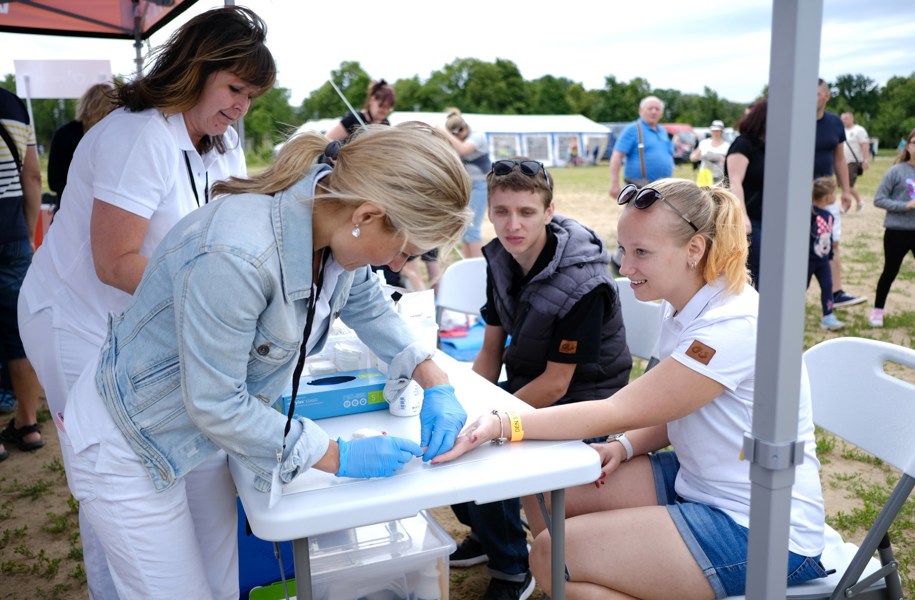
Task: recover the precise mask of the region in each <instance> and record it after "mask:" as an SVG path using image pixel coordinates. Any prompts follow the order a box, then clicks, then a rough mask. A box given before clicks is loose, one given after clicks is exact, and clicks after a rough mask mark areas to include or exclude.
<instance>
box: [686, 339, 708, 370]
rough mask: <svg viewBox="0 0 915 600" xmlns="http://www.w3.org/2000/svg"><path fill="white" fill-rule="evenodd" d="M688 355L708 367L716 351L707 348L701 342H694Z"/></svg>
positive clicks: (688, 350)
mask: <svg viewBox="0 0 915 600" xmlns="http://www.w3.org/2000/svg"><path fill="white" fill-rule="evenodd" d="M686 355H687V356H689V357H690V358H693V359H695V360H697V361H699V362H701V363H702V364H703V365H707V364H709V363H710V362H711V361H712V357H713V356H715V349H714V348H711V347H709V346H706V345H705V344H703V343H702V342H700V341H699V340H693V343H692V344H690V346H689V348H687V350H686Z"/></svg>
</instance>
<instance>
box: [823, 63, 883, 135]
mask: <svg viewBox="0 0 915 600" xmlns="http://www.w3.org/2000/svg"><path fill="white" fill-rule="evenodd" d="M833 88H834V90H835V96H834V98H833V100H832V102H833V103H834V105H833V107H832V109H833V110H835V111H836V112H838V113H843V112H847V111H850V112H853V113H855V121H857V122H858V123H859V124H860V125H863V126H864V127H865V128H868V127H869V126H870V121H871V119H872V118H874V117H876V116H877V112H878V106H879V101H880V87H879V86H878V85H877V84H876V82H874V80H873V79H871V78H869V77H866V76H864V75H851V74H848V75H839V77H838V78H836V82H835V84H834V85H833Z"/></svg>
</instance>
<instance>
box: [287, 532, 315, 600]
mask: <svg viewBox="0 0 915 600" xmlns="http://www.w3.org/2000/svg"><path fill="white" fill-rule="evenodd" d="M292 555H293V560H294V562H295V582H296V585H295V588H296V598H297V600H312V598H311V557H310V556H309V554H308V538H307V537H305V538H299V539H297V540H293V542H292Z"/></svg>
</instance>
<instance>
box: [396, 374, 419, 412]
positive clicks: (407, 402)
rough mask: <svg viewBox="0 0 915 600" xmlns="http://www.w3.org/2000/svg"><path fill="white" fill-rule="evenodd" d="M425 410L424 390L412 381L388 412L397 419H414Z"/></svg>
mask: <svg viewBox="0 0 915 600" xmlns="http://www.w3.org/2000/svg"><path fill="white" fill-rule="evenodd" d="M422 408H423V388H421V387H419V384H418V383H416V382H415V381H410V383H409V384H408V385H407V387H406V388H404V391H403V393H402V394H400V396H398V397H397V398H396V399H395V400H394V401H393V402H391V403H390V404H389V405H388V410H390V411H391V414H392V415H394V416H395V417H412V416H414V415H418V414H419V411H420V410H422Z"/></svg>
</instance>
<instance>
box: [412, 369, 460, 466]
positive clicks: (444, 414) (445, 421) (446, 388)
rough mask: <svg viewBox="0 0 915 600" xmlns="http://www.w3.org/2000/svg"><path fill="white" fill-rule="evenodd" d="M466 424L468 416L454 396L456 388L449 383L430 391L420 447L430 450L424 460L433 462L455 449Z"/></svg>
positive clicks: (421, 419) (425, 400) (421, 418)
mask: <svg viewBox="0 0 915 600" xmlns="http://www.w3.org/2000/svg"><path fill="white" fill-rule="evenodd" d="M465 421H467V413H466V412H465V411H464V407H463V406H461V404H460V402H458V400H457V397H456V396H455V395H454V388H453V387H451V386H450V385H446V384H445V385H436V386H434V387H431V388H429V389H428V390H426V391H425V392H424V393H423V408H422V410H420V411H419V422H420V427H421V428H420V434H419V438H420V442H419V445H420V446H422V447H423V448H425V449H426V452H425V454H423V460H424V461H430V460H432V459H433V458H435V457H436V456H438V455H439V454H441V453H442V452H447V451H448V450H451V447H452V446H454V440H456V439H457V436H458V434H459V433H460V432H461V428H462V427H464V422H465Z"/></svg>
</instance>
